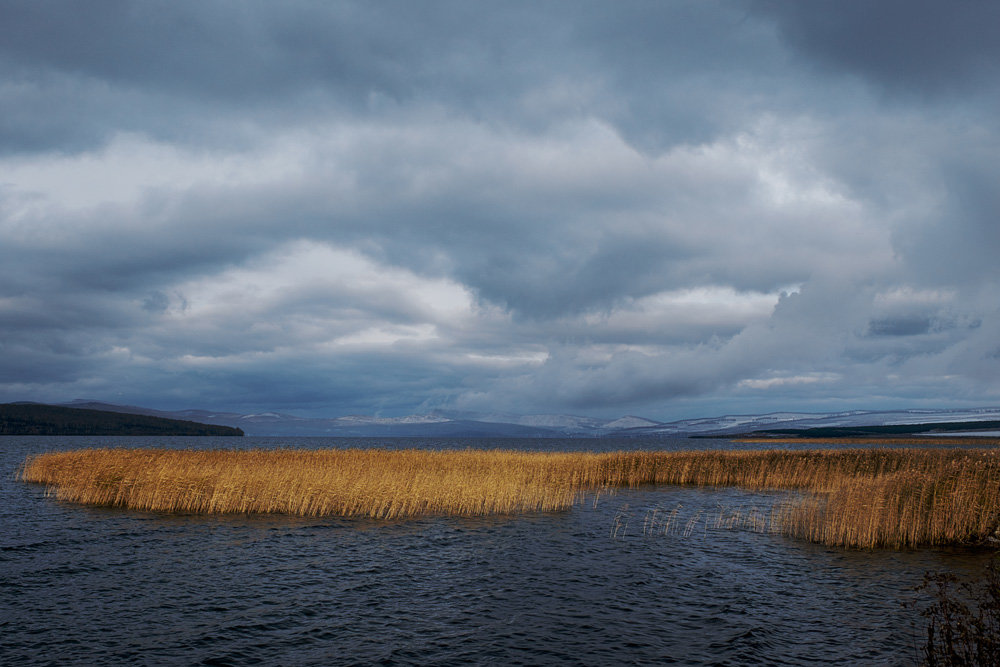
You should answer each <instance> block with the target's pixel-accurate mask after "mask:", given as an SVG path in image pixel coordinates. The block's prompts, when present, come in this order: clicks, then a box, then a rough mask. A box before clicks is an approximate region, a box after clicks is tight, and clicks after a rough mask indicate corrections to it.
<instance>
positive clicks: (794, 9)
mask: <svg viewBox="0 0 1000 667" xmlns="http://www.w3.org/2000/svg"><path fill="white" fill-rule="evenodd" d="M747 4H748V6H749V7H750V8H751V10H752V11H755V12H761V13H763V14H765V15H767V16H771V17H774V18H775V19H776V20H777V23H778V25H779V26H780V28H781V32H782V35H783V36H784V38H785V39H786V40H787V41H788V42H789V43H790V44H792V45H793V46H794V47H795V48H796V49H797V50H798V51H799V52H800V53H803V54H805V55H806V56H807V57H809V58H810V59H812V60H813V62H816V63H817V64H821V65H823V66H826V67H830V68H834V69H837V70H841V71H846V72H851V73H856V74H859V75H861V76H863V77H865V78H867V79H869V80H871V81H873V82H876V83H877V84H878V85H879V86H880V87H883V88H885V89H887V90H889V91H893V92H913V93H916V94H918V95H924V94H929V95H937V94H941V93H946V94H949V95H955V94H959V93H962V94H968V93H970V92H971V93H973V94H975V93H978V92H980V91H981V89H982V88H983V87H984V86H985V87H986V88H991V89H993V92H995V90H996V82H997V80H998V77H997V74H998V67H1000V65H998V63H1000V45H998V41H997V39H996V26H997V24H998V23H1000V7H998V6H997V5H996V4H995V3H990V2H980V1H978V0H971V1H968V2H951V3H942V2H937V1H935V0H920V1H918V2H915V1H913V0H883V1H880V2H866V1H865V0H822V1H820V2H809V3H798V2H776V1H774V0H751V1H750V2H748V3H747Z"/></svg>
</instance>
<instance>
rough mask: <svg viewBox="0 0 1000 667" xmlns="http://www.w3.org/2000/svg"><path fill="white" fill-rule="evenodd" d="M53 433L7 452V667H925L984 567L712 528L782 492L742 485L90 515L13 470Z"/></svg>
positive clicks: (929, 554)
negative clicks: (514, 504) (559, 499)
mask: <svg viewBox="0 0 1000 667" xmlns="http://www.w3.org/2000/svg"><path fill="white" fill-rule="evenodd" d="M93 440H94V439H88V440H87V441H86V442H84V443H79V444H77V443H78V441H73V440H72V439H61V440H59V442H60V443H61V444H62V445H63V446H64V447H72V446H80V445H92V444H95V443H94V442H93ZM252 440H253V439H247V442H245V443H241V445H243V446H246V445H247V444H253V443H252V442H251V441H252ZM50 442H51V441H47V440H45V439H37V438H36V439H31V438H27V439H25V438H22V439H16V438H6V439H4V440H3V443H2V444H3V445H5V446H4V447H3V448H0V463H2V470H0V478H2V482H0V484H2V485H3V486H2V487H0V490H2V497H3V500H4V501H5V502H4V503H3V505H2V506H0V518H2V520H3V530H2V532H0V609H2V610H4V613H3V616H2V617H0V648H2V653H0V654H2V656H3V660H4V662H5V663H6V664H28V665H31V664H39V665H40V664H81V665H83V664H87V665H89V664H121V663H123V662H138V663H156V664H160V663H163V664H211V665H230V664H232V665H235V664H240V665H243V664H255V663H262V664H285V665H297V664H303V665H305V664H315V665H327V664H370V663H373V662H385V663H388V664H395V663H401V664H439V663H462V662H466V663H477V664H483V663H487V664H492V663H505V664H518V663H520V664H542V663H544V664H591V665H606V664H616V663H623V662H627V663H634V664H662V663H664V662H674V663H676V664H690V665H700V664H731V665H740V664H761V663H767V664H787V665H805V664H822V663H829V664H833V663H836V664H844V663H845V662H846V663H862V664H872V663H877V664H911V663H913V662H914V661H915V658H916V652H915V646H916V644H917V641H918V639H917V638H918V636H919V632H920V631H919V628H918V627H917V625H916V623H917V622H918V620H919V619H917V618H916V617H915V614H914V612H913V611H912V610H907V609H906V608H904V607H903V605H902V602H904V601H905V599H906V598H907V596H908V595H911V593H910V592H909V591H910V589H911V588H912V586H913V585H915V584H916V583H918V582H919V580H920V579H921V577H922V575H923V573H924V571H926V570H930V569H950V570H953V571H959V572H973V571H975V570H976V569H977V568H979V567H980V566H981V565H982V564H983V562H984V561H985V560H986V559H987V558H988V556H989V554H988V553H986V552H974V551H969V550H948V549H938V550H924V551H911V552H848V551H843V550H837V549H829V548H826V547H819V546H815V545H810V544H804V543H799V542H793V541H789V540H786V539H784V538H781V537H778V536H775V535H771V534H766V533H765V534H762V533H757V532H754V531H752V530H748V529H746V528H734V529H731V530H730V529H719V528H716V527H715V525H714V524H712V523H711V522H710V521H708V520H706V519H705V517H710V516H717V514H718V511H719V507H720V506H722V507H728V508H744V509H746V510H749V508H752V507H756V508H760V509H761V510H762V511H766V510H767V509H768V508H769V507H770V505H771V503H773V502H775V500H776V499H780V498H782V497H783V495H782V494H766V493H747V492H742V491H738V490H734V489H719V490H698V489H690V488H668V489H658V490H657V489H635V490H624V491H620V492H619V493H618V494H616V495H614V496H610V497H602V499H601V500H600V502H598V503H597V505H596V506H594V505H593V504H586V505H583V506H580V507H578V508H575V509H573V510H571V511H565V512H553V513H547V514H537V515H526V516H521V517H506V518H505V517H487V518H481V519H421V520H415V521H408V522H377V521H368V520H344V519H329V518H327V519H302V518H295V517H242V516H229V517H206V516H193V515H166V514H155V513H137V512H124V511H120V510H110V509H99V508H98V509H94V508H84V507H78V506H72V505H68V504H64V503H58V502H55V501H53V500H52V499H51V498H46V497H45V496H44V494H42V493H41V492H40V491H39V490H38V489H37V488H35V487H29V486H27V485H23V484H20V483H17V482H16V481H15V480H14V479H13V475H14V471H15V470H16V468H17V466H18V465H20V462H21V461H22V460H23V458H24V456H25V455H26V454H28V453H30V452H33V451H41V449H42V448H45V447H50V446H51V445H50V444H49V443H50ZM199 442H201V441H199ZM123 444H124V443H123ZM156 444H158V445H160V446H162V445H163V444H164V442H162V441H157V442H156ZM166 444H168V445H169V444H170V442H169V441H168V442H167V443H166ZM202 444H203V445H205V446H213V445H215V444H217V443H216V442H214V441H212V440H211V439H206V440H205V441H204V442H203V443H202ZM313 444H315V443H313ZM466 444H475V443H466ZM546 444H547V443H545V442H542V443H539V442H537V441H531V442H529V443H528V444H527V445H525V448H540V447H543V446H545V445H546ZM577 444H579V443H577ZM638 444H639V445H641V446H643V447H647V448H654V447H653V445H652V444H650V443H638ZM183 445H184V446H191V445H192V440H191V439H184V440H183ZM503 446H505V447H511V446H516V443H515V442H512V441H504V442H503ZM677 507H682V508H683V510H682V512H683V513H682V514H681V519H680V520H681V524H680V527H681V529H680V530H677V529H671V530H667V531H662V532H660V533H657V534H646V535H644V534H643V520H644V517H645V516H646V515H647V513H649V512H652V511H655V510H659V511H661V512H663V511H667V512H669V511H670V510H672V509H673V508H677ZM713 513H715V514H713ZM695 516H699V517H701V518H700V519H699V520H698V521H695V522H694V524H692V529H691V530H690V531H688V530H685V528H686V527H687V526H686V524H687V522H689V521H691V518H692V517H695ZM623 517H624V518H626V519H627V520H628V526H627V528H625V529H624V530H620V531H619V532H618V533H617V534H614V535H613V532H614V526H615V522H616V518H618V519H621V518H623ZM675 528H676V526H675ZM647 532H651V533H656V531H647Z"/></svg>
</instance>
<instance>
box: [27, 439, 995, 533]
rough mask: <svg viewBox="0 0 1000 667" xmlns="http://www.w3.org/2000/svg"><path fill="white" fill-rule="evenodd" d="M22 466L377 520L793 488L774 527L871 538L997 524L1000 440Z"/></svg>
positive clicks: (146, 457) (64, 460) (154, 455)
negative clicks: (634, 491)
mask: <svg viewBox="0 0 1000 667" xmlns="http://www.w3.org/2000/svg"><path fill="white" fill-rule="evenodd" d="M21 478H22V479H23V480H25V481H28V482H36V483H40V484H45V485H47V486H48V487H49V493H51V494H53V495H54V496H55V497H56V498H58V499H61V500H67V501H73V502H81V503H90V504H97V505H108V506H116V507H125V508H129V509H137V510H155V511H178V512H244V513H259V512H277V513H288V514H297V515H303V516H321V515H338V516H359V517H371V518H378V519H393V518H405V517H414V516H423V515H458V516H474V515H484V514H507V513H516V512H528V511H547V510H559V509H566V508H569V507H571V506H572V505H573V504H574V503H577V502H579V501H580V500H581V499H582V497H583V495H584V494H586V493H588V492H595V491H596V492H597V493H600V492H601V491H603V490H610V489H614V488H617V487H630V486H638V485H643V484H693V485H702V486H738V487H743V488H747V489H795V490H801V491H803V492H805V495H804V497H803V499H802V500H801V501H800V502H797V503H793V504H791V505H789V506H788V507H785V508H784V509H782V510H781V511H780V516H779V517H777V519H776V520H773V521H772V523H773V524H774V525H776V526H778V530H780V531H781V532H783V533H785V534H787V535H790V536H795V537H802V538H806V539H809V540H813V541H817V542H821V543H824V544H830V545H843V546H852V547H864V548H873V547H893V548H899V547H905V546H917V545H923V544H945V543H963V542H972V541H979V540H984V539H987V538H990V537H992V536H994V534H995V533H996V532H997V528H998V525H1000V450H988V449H846V450H810V451H776V450H768V451H698V452H611V453H537V452H518V451H507V450H488V451H484V450H449V451H426V450H412V449H410V450H383V449H364V450H362V449H343V450H296V449H276V450H214V451H191V450H162V449H87V450H77V451H70V452H52V453H46V454H39V455H36V456H31V457H29V458H28V459H27V460H26V461H25V464H24V467H23V470H22V473H21ZM623 529H624V528H623Z"/></svg>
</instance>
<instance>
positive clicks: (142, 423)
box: [0, 403, 243, 436]
mask: <svg viewBox="0 0 1000 667" xmlns="http://www.w3.org/2000/svg"><path fill="white" fill-rule="evenodd" d="M0 435H212V436H241V435H243V431H242V429H238V428H233V427H231V426H217V425H215V424H201V423H199V422H192V421H184V420H180V419H164V418H162V417H151V416H148V415H135V414H128V413H124V412H107V411H104V410H85V409H80V408H67V407H63V406H59V405H44V404H40V403H3V404H0Z"/></svg>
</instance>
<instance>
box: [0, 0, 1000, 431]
mask: <svg viewBox="0 0 1000 667" xmlns="http://www.w3.org/2000/svg"><path fill="white" fill-rule="evenodd" d="M0 14H2V16H0V93H2V94H0V331H2V334H3V336H2V337H0V346H2V348H3V351H4V354H5V355H7V356H8V357H9V358H8V359H7V361H5V365H3V366H2V368H0V398H9V399H10V400H18V399H23V398H34V399H43V400H58V399H71V398H76V397H81V396H83V397H94V398H106V399H109V400H112V399H114V398H115V396H116V395H118V393H119V392H121V393H123V394H127V395H128V396H129V397H130V398H129V399H128V402H132V403H142V402H147V403H150V404H154V406H156V407H161V406H162V407H188V406H192V405H204V406H207V407H213V408H220V409H226V408H233V409H240V408H241V406H242V407H247V408H250V409H265V408H268V407H280V408H282V409H294V408H296V407H297V408H298V409H301V410H310V411H314V412H318V413H324V412H326V413H330V412H341V411H350V412H376V411H380V412H385V413H391V414H399V413H402V412H406V411H411V410H417V409H427V408H430V407H447V406H459V407H468V408H476V409H487V410H492V409H510V410H514V411H536V412H537V411H558V410H567V409H572V410H582V411H591V412H597V413H607V414H609V415H613V414H615V413H617V412H619V411H623V412H636V411H640V410H642V411H646V412H647V413H648V414H649V415H650V416H653V417H669V416H671V415H672V414H676V413H672V412H671V410H673V408H672V407H671V406H674V405H686V406H693V405H698V406H701V407H699V408H698V409H699V410H701V409H704V406H707V405H711V404H712V403H711V401H715V402H717V404H718V405H720V406H721V405H725V406H733V405H744V406H745V407H744V408H743V411H751V410H754V409H756V408H758V407H766V408H773V409H784V408H786V407H791V406H792V404H794V405H800V406H801V405H808V406H809V407H811V408H812V409H823V406H824V405H836V406H837V407H844V405H845V403H844V402H845V401H850V400H854V401H855V402H856V404H855V405H854V406H853V407H869V405H870V403H869V401H873V402H876V403H877V402H879V401H881V403H880V405H881V406H885V404H886V403H887V402H891V401H892V400H894V397H895V399H898V400H900V401H904V400H905V401H918V402H919V401H923V400H931V398H932V397H933V396H939V397H940V396H942V395H944V394H947V395H948V396H949V397H950V398H948V399H947V400H953V401H961V400H967V401H974V402H983V401H986V400H987V399H988V398H989V397H995V396H996V395H997V392H998V387H997V386H996V384H995V380H993V379H991V378H995V377H996V375H992V376H991V373H992V372H993V371H994V370H1000V369H998V364H1000V361H998V358H997V355H996V344H995V340H996V335H998V334H1000V309H998V306H997V303H998V302H997V295H998V282H1000V276H998V274H997V268H996V266H997V264H996V262H995V256H996V250H997V249H998V248H1000V237H998V236H997V233H998V232H997V230H998V229H1000V225H997V224H996V223H997V219H998V216H1000V210H998V209H1000V203H998V200H997V196H996V188H995V187H993V184H994V183H996V182H998V179H1000V168H998V167H997V166H996V160H995V156H996V154H997V152H998V150H1000V146H998V137H1000V127H998V123H997V120H996V118H995V113H993V112H994V106H995V105H993V104H992V101H993V100H995V98H996V93H997V84H996V82H997V81H998V80H1000V77H997V76H996V75H997V71H996V68H997V66H996V63H997V62H1000V61H998V59H997V56H998V55H1000V54H998V53H997V47H996V46H995V44H994V41H993V40H991V39H988V36H989V35H988V32H989V27H988V26H990V25H992V24H993V23H995V22H996V19H997V10H996V9H995V8H994V7H993V6H992V5H988V4H985V3H976V2H964V3H958V4H955V5H948V6H945V5H939V4H935V3H918V4H917V5H914V4H912V3H906V4H905V5H904V4H903V3H897V2H885V3H861V2H846V3H843V2H836V3H834V2H820V3H808V4H801V3H770V2H754V1H747V2H743V3H733V4H721V3H712V2H701V1H694V0H692V1H676V2H665V3H645V2H624V3H598V2H594V3H575V2H574V3H569V2H544V3H536V2H524V3H520V2H514V3H502V4H499V5H497V4H492V5H491V4H484V3H468V2H429V3H411V2H393V3H377V4H373V3H359V2H336V3H305V2H292V3H273V4H248V3H236V2H211V3H205V2H198V3H195V2H149V3H115V2H102V3H91V4H88V5H80V4H76V3H52V2H7V3H4V5H3V7H2V8H0ZM11 355H13V356H11ZM24 360H27V361H24ZM852 392H853V393H852ZM852 396H853V399H852ZM133 397H134V398H133ZM977 397H978V398H977ZM941 400H944V399H941ZM824 402H825V403H824ZM872 404H873V403H872ZM848 407H851V406H848ZM678 409H694V408H690V407H688V408H678Z"/></svg>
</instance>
